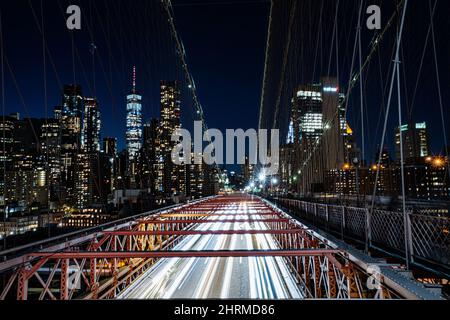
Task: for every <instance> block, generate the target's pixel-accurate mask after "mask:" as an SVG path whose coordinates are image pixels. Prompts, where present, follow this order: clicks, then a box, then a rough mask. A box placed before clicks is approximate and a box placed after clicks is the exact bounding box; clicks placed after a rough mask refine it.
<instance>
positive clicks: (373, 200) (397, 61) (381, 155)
mask: <svg viewBox="0 0 450 320" xmlns="http://www.w3.org/2000/svg"><path fill="white" fill-rule="evenodd" d="M407 6H408V0H405V1H404V6H403V13H402V18H401V24H400V30H398V35H397V47H396V53H395V61H394V62H395V63H399V57H400V45H401V40H402V35H403V27H404V22H405V16H406V9H407ZM396 70H397V69H396V65H395V64H394V68H393V70H392V77H391V84H390V89H389V97H388V103H387V106H386V117H385V119H384V126H383V135H382V137H381V145H380V152H379V157H378V168H380V167H381V160H382V157H383V149H384V143H385V140H386V132H387V124H388V119H389V111H390V108H391V103H392V93H393V90H394V83H395V77H396V73H397V72H396ZM400 136H401V135H400ZM401 154H403V153H402V152H401ZM401 170H402V172H403V170H404V163H403V161H402V164H401ZM379 178H380V170H377V171H376V177H375V183H374V188H373V195H372V205H371V210H370V211H371V213H372V214H373V211H374V208H375V197H376V194H377V184H378V180H379ZM402 182H403V186H402V189H404V179H402ZM403 200H405V199H403ZM403 213H404V219H405V220H404V221H405V225H404V226H405V230H406V219H407V216H406V203H404V206H403ZM369 223H370V219H369ZM367 231H368V232H370V228H369V227H368V230H367ZM369 236H370V235H369V234H367V235H366V237H369ZM406 237H407V234H406V233H405V240H407V238H406ZM366 242H367V241H366ZM405 248H407V243H406V242H405ZM368 249H369V244H368V243H366V251H368ZM408 252H409V250H407V253H406V256H407V259H406V260H407V266H408V267H409V261H408V260H409V259H408V256H409V254H408Z"/></svg>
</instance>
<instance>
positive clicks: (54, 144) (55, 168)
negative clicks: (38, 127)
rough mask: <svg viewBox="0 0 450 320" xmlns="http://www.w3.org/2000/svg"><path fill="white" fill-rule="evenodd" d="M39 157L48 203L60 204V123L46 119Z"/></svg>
mask: <svg viewBox="0 0 450 320" xmlns="http://www.w3.org/2000/svg"><path fill="white" fill-rule="evenodd" d="M40 140H41V152H40V153H41V155H40V159H42V160H43V167H44V168H45V172H46V180H47V183H46V186H47V188H48V197H49V201H50V202H53V203H56V204H60V201H61V200H62V199H61V190H60V187H61V185H60V182H61V164H62V163H61V129H60V121H59V120H57V119H47V120H46V121H45V123H44V124H43V125H42V131H41V139H40Z"/></svg>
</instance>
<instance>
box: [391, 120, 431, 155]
mask: <svg viewBox="0 0 450 320" xmlns="http://www.w3.org/2000/svg"><path fill="white" fill-rule="evenodd" d="M400 132H401V134H402V138H403V156H404V160H405V161H406V160H412V159H418V158H424V157H428V156H429V155H430V154H431V152H430V144H429V142H428V128H427V124H426V123H425V122H423V123H416V124H413V123H411V124H406V125H403V126H402V127H401V128H400V130H399V128H397V129H396V131H395V156H396V158H397V161H400Z"/></svg>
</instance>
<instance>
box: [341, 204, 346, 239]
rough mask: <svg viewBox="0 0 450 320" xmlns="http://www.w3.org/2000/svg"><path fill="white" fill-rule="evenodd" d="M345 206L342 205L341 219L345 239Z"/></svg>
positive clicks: (342, 235)
mask: <svg viewBox="0 0 450 320" xmlns="http://www.w3.org/2000/svg"><path fill="white" fill-rule="evenodd" d="M345 228H346V226H345V207H344V206H342V221H341V238H342V240H344V233H345Z"/></svg>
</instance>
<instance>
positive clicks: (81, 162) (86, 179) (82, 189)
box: [75, 152, 92, 210]
mask: <svg viewBox="0 0 450 320" xmlns="http://www.w3.org/2000/svg"><path fill="white" fill-rule="evenodd" d="M90 160H91V159H90V157H89V154H87V153H84V152H80V153H78V154H77V157H76V163H75V206H76V208H77V209H80V210H82V209H86V208H88V207H89V206H90V205H91V204H92V180H91V168H90V163H91V161H90Z"/></svg>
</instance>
